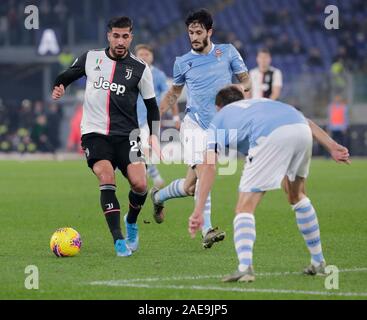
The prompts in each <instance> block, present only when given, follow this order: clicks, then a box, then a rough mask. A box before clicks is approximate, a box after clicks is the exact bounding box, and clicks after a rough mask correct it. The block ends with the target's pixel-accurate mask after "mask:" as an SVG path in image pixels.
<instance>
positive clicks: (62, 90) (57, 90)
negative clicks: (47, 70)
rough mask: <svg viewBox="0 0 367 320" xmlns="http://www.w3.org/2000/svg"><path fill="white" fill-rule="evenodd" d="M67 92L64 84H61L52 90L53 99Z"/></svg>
mask: <svg viewBox="0 0 367 320" xmlns="http://www.w3.org/2000/svg"><path fill="white" fill-rule="evenodd" d="M64 94H65V88H64V85H62V84H60V85H59V86H58V87H54V90H53V91H52V99H54V100H58V99H60V98H61V97H62V96H63V95H64Z"/></svg>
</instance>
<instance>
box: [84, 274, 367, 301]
mask: <svg viewBox="0 0 367 320" xmlns="http://www.w3.org/2000/svg"><path fill="white" fill-rule="evenodd" d="M366 271H367V268H351V269H341V270H339V272H344V273H347V272H366ZM288 275H301V272H262V273H257V274H256V276H258V277H266V276H288ZM221 277H222V275H202V276H183V277H166V278H158V277H157V278H145V279H144V278H142V279H126V280H110V281H93V282H90V283H89V284H90V285H94V286H111V287H130V288H147V289H174V290H185V289H186V290H203V291H205V290H212V291H225V292H247V293H281V294H304V295H319V296H339V297H367V293H366V292H333V291H329V292H325V291H305V290H288V289H256V288H238V287H237V288H226V287H219V286H198V285H193V286H188V285H161V284H159V285H151V284H148V282H158V281H183V280H202V279H217V278H221ZM139 282H145V283H139Z"/></svg>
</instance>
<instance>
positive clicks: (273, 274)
mask: <svg viewBox="0 0 367 320" xmlns="http://www.w3.org/2000/svg"><path fill="white" fill-rule="evenodd" d="M366 271H367V268H352V269H341V270H339V272H343V273H344V272H345V273H347V272H348V273H349V272H366ZM301 274H302V272H291V271H288V272H259V273H256V277H279V276H290V275H301ZM223 276H224V275H201V276H182V277H166V278H160V277H156V278H138V279H124V280H113V281H118V282H119V283H135V282H158V281H184V280H205V279H220V278H222V277H223ZM91 284H93V282H92V283H91Z"/></svg>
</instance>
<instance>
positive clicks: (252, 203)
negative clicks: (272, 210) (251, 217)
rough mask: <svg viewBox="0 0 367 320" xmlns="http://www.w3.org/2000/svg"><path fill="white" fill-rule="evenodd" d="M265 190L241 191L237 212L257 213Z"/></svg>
mask: <svg viewBox="0 0 367 320" xmlns="http://www.w3.org/2000/svg"><path fill="white" fill-rule="evenodd" d="M264 194H265V192H240V193H239V196H238V201H237V205H236V214H239V213H255V210H256V208H257V206H258V204H259V203H260V201H261V199H262V198H263V196H264Z"/></svg>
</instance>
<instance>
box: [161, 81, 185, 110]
mask: <svg viewBox="0 0 367 320" xmlns="http://www.w3.org/2000/svg"><path fill="white" fill-rule="evenodd" d="M182 89H183V86H172V87H171V88H170V89H169V90H168V92H167V93H166V94H165V96H164V97H163V99H162V101H161V105H160V113H161V115H162V114H164V113H166V112H167V111H168V110H170V109H171V108H172V107H173V106H174V105H175V104H176V103H177V100H178V98H179V97H180V95H181V92H182Z"/></svg>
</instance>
